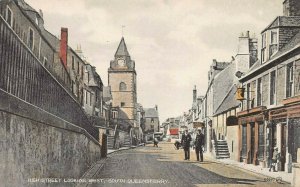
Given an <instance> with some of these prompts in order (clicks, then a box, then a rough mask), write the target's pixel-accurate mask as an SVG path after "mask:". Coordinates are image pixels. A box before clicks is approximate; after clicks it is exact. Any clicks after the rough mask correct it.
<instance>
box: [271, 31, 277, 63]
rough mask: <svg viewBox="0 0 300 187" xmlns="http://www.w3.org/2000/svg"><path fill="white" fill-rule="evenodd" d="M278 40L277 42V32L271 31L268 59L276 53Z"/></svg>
mask: <svg viewBox="0 0 300 187" xmlns="http://www.w3.org/2000/svg"><path fill="white" fill-rule="evenodd" d="M277 48H278V40H277V31H271V43H270V49H269V57H271V56H272V55H273V54H275V52H277Z"/></svg>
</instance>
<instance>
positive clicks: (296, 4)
mask: <svg viewBox="0 0 300 187" xmlns="http://www.w3.org/2000/svg"><path fill="white" fill-rule="evenodd" d="M283 15H284V16H300V1H299V0H285V1H284V2H283Z"/></svg>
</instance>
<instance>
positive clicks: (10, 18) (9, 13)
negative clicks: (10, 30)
mask: <svg viewBox="0 0 300 187" xmlns="http://www.w3.org/2000/svg"><path fill="white" fill-rule="evenodd" d="M5 20H6V22H7V23H8V24H9V25H10V26H11V27H12V25H13V12H12V11H11V9H10V8H9V7H8V6H7V8H6V19H5Z"/></svg>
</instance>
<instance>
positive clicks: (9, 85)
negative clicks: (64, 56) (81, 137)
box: [0, 15, 99, 140]
mask: <svg viewBox="0 0 300 187" xmlns="http://www.w3.org/2000/svg"><path fill="white" fill-rule="evenodd" d="M0 89H2V90H4V91H6V92H8V93H10V94H12V95H14V96H16V97H18V98H20V99H22V100H24V101H26V102H28V103H30V104H32V105H35V106H37V107H39V108H42V109H43V110H45V111H47V112H49V113H51V114H54V115H56V116H58V117H60V118H62V119H64V120H66V121H68V122H70V123H72V124H75V125H77V126H79V127H82V128H84V129H85V130H86V131H87V132H88V133H89V134H90V135H92V136H93V137H94V138H95V139H96V140H99V132H98V130H97V129H96V128H95V127H93V126H92V125H91V123H90V121H89V120H88V118H87V116H86V114H85V113H84V111H83V109H82V108H81V106H80V104H79V103H78V102H77V101H76V100H75V99H74V97H73V96H72V95H70V94H69V93H68V91H67V90H66V89H65V88H64V87H63V86H62V85H61V84H60V83H59V82H58V81H57V80H56V79H55V78H54V76H53V75H52V74H51V73H50V72H49V71H48V70H47V69H46V68H44V66H43V65H42V63H41V62H40V61H39V60H38V58H37V57H36V56H35V55H34V54H33V53H32V52H31V50H30V49H29V48H28V47H27V46H26V44H25V43H23V41H22V40H21V39H20V38H19V37H18V35H17V34H16V33H15V32H14V31H13V30H12V29H11V27H10V26H9V25H8V24H7V23H6V21H5V20H4V19H3V17H2V16H1V15H0Z"/></svg>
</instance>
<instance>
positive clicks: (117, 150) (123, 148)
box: [107, 146, 139, 155]
mask: <svg viewBox="0 0 300 187" xmlns="http://www.w3.org/2000/svg"><path fill="white" fill-rule="evenodd" d="M137 147H139V146H131V147H126V148H125V147H122V148H121V149H115V150H114V151H113V152H110V153H107V155H111V154H113V153H116V152H120V151H125V150H129V149H134V148H137Z"/></svg>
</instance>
